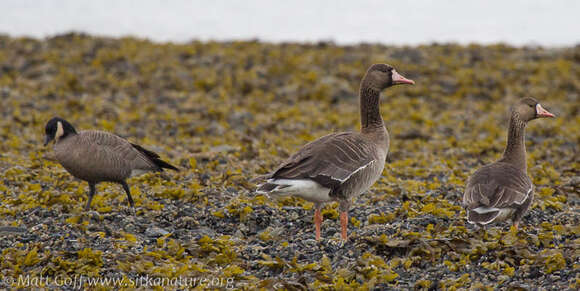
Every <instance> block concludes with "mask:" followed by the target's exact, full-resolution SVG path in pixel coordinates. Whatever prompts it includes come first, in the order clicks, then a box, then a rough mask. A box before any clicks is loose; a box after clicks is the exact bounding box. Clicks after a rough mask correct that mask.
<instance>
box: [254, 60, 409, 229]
mask: <svg viewBox="0 0 580 291" xmlns="http://www.w3.org/2000/svg"><path fill="white" fill-rule="evenodd" d="M414 83H415V82H414V81H412V80H409V79H406V78H405V77H403V76H401V75H399V73H397V71H396V70H395V69H394V68H393V67H391V66H390V65H386V64H374V65H372V66H371V67H370V68H369V69H368V71H367V72H366V74H365V76H364V77H363V79H362V81H361V85H360V94H359V97H360V99H359V100H360V115H361V131H360V132H341V133H333V134H329V135H326V136H323V137H321V138H319V139H317V140H315V141H312V142H310V143H308V144H306V145H305V146H304V147H302V148H301V149H300V150H299V151H298V152H296V153H295V154H294V155H292V156H291V157H290V158H288V159H287V160H286V161H285V162H283V163H282V164H281V165H280V166H279V167H278V168H277V169H276V170H275V171H274V172H272V173H271V174H268V175H266V176H265V177H266V178H268V180H267V182H266V183H264V184H262V185H259V186H258V189H257V191H256V192H257V193H268V194H272V195H274V196H288V195H294V196H298V197H302V198H304V199H306V200H308V201H311V202H314V204H315V208H316V210H315V212H314V224H315V226H316V239H317V240H318V239H320V224H321V223H322V215H321V213H320V209H321V207H322V205H323V203H326V202H330V201H338V202H339V208H340V223H341V237H342V239H343V240H347V224H348V209H349V207H350V204H351V198H353V197H355V196H357V195H360V194H361V193H363V192H364V191H366V190H368V189H369V188H370V187H371V186H372V185H373V184H374V183H375V181H377V179H379V177H380V176H381V173H382V171H383V168H384V166H385V159H386V157H387V152H388V150H389V134H388V132H387V129H386V128H385V124H384V122H383V118H382V116H381V114H380V108H379V97H380V92H381V91H382V90H384V89H386V88H388V87H391V86H393V85H399V84H414Z"/></svg>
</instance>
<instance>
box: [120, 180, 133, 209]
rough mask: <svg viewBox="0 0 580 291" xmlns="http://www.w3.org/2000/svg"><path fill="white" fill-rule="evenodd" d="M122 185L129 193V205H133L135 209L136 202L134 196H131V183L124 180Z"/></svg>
mask: <svg viewBox="0 0 580 291" xmlns="http://www.w3.org/2000/svg"><path fill="white" fill-rule="evenodd" d="M121 185H123V189H125V193H127V199H128V200H129V205H131V207H132V208H133V209H135V203H134V202H133V198H132V197H131V190H130V189H129V185H127V182H125V181H123V182H122V183H121Z"/></svg>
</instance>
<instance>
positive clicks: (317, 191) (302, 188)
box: [256, 179, 332, 202]
mask: <svg viewBox="0 0 580 291" xmlns="http://www.w3.org/2000/svg"><path fill="white" fill-rule="evenodd" d="M268 183H270V184H275V185H279V186H278V187H276V188H274V189H272V190H271V191H269V192H265V191H256V193H259V194H270V195H272V196H278V197H284V196H298V197H301V198H303V199H305V200H308V201H311V202H328V201H331V200H332V198H330V196H329V195H328V194H329V193H330V189H328V188H326V187H322V186H321V185H320V184H318V183H316V182H314V181H312V180H309V179H299V180H291V179H269V180H268Z"/></svg>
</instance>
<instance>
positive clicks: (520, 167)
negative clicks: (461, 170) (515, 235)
mask: <svg viewBox="0 0 580 291" xmlns="http://www.w3.org/2000/svg"><path fill="white" fill-rule="evenodd" d="M546 117H555V116H554V114H552V113H550V112H548V111H547V110H546V109H544V108H543V107H542V105H540V103H538V101H536V99H534V98H531V97H525V98H522V99H520V100H518V101H517V102H516V103H515V104H514V105H513V106H512V107H511V117H510V121H509V129H508V135H507V145H506V147H505V150H504V153H503V157H502V158H501V159H499V160H498V161H496V162H494V163H491V164H488V165H485V166H483V167H481V168H480V169H478V170H477V171H475V173H473V175H471V176H470V177H469V179H468V181H467V186H466V187H465V192H464V194H463V205H464V208H465V209H466V211H467V222H468V223H471V224H476V225H478V226H483V225H486V224H489V223H492V222H496V221H497V222H499V221H504V220H506V219H508V218H511V220H512V223H513V225H514V227H515V228H516V229H517V228H518V225H519V223H520V221H521V219H522V217H523V216H524V214H525V213H526V211H527V210H528V208H530V205H531V204H532V201H533V199H534V187H533V184H532V180H531V179H530V177H529V176H528V175H527V173H526V146H525V128H526V124H527V123H528V122H529V121H531V120H534V119H538V118H546Z"/></svg>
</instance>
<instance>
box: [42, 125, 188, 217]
mask: <svg viewBox="0 0 580 291" xmlns="http://www.w3.org/2000/svg"><path fill="white" fill-rule="evenodd" d="M45 134H46V136H45V140H44V145H45V146H46V145H47V144H48V143H49V142H51V141H52V140H54V141H55V143H54V153H55V157H56V160H57V161H58V162H59V163H60V164H61V165H62V166H63V167H64V168H65V169H66V170H67V171H68V172H69V173H70V174H71V175H73V176H75V177H77V178H79V179H81V180H84V181H87V182H88V183H89V200H88V201H87V205H86V206H85V209H86V210H88V209H89V208H90V206H91V201H92V200H93V196H94V195H95V188H96V187H95V185H96V184H97V183H99V182H115V183H119V184H121V185H122V186H123V189H124V190H125V192H126V193H127V199H128V200H129V204H130V205H131V207H132V208H133V209H134V208H135V203H134V202H133V198H131V192H130V190H129V186H128V185H127V182H126V181H125V180H126V179H127V178H129V177H130V176H132V175H139V174H142V173H145V172H149V171H159V172H161V171H163V169H164V168H165V169H172V170H175V171H178V169H177V168H176V167H174V166H172V165H170V164H169V163H167V162H165V161H163V160H161V159H160V158H159V155H158V154H156V153H154V152H152V151H149V150H146V149H144V148H143V147H141V146H139V145H136V144H133V143H130V142H128V141H127V140H125V139H124V138H122V137H120V136H118V135H115V134H112V133H108V132H104V131H99V130H85V131H80V132H77V131H76V130H75V128H74V127H73V126H72V125H71V124H70V123H69V122H68V121H66V120H64V119H62V118H59V117H54V118H52V119H51V120H49V121H48V122H47V123H46V127H45Z"/></svg>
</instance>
